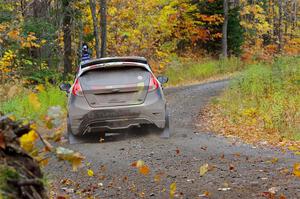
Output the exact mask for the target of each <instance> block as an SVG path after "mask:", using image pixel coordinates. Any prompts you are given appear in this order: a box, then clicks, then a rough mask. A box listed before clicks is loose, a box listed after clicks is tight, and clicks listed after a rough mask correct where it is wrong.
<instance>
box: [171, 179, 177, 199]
mask: <svg viewBox="0 0 300 199" xmlns="http://www.w3.org/2000/svg"><path fill="white" fill-rule="evenodd" d="M175 192H176V182H173V183H172V184H171V185H170V198H174V195H175Z"/></svg>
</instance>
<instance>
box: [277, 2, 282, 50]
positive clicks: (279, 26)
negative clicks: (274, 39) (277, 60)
mask: <svg viewBox="0 0 300 199" xmlns="http://www.w3.org/2000/svg"><path fill="white" fill-rule="evenodd" d="M278 9H279V13H278V15H279V16H278V52H279V53H281V52H282V13H283V9H282V0H278Z"/></svg>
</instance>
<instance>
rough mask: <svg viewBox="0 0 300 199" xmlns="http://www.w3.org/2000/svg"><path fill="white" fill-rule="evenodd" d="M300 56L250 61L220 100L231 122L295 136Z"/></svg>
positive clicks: (299, 110)
mask: <svg viewBox="0 0 300 199" xmlns="http://www.w3.org/2000/svg"><path fill="white" fill-rule="evenodd" d="M299 65H300V58H299V57H298V58H297V57H296V58H279V59H278V60H276V61H275V62H274V63H273V64H272V65H266V64H257V65H252V66H251V67H250V68H249V69H247V70H246V71H245V72H243V73H242V74H241V75H240V76H239V77H237V78H236V79H234V80H233V81H232V82H231V85H230V88H229V89H228V90H227V91H226V92H225V94H224V96H223V97H222V98H221V100H220V105H221V107H222V110H223V114H225V115H227V116H229V118H230V119H231V122H232V123H233V124H238V125H243V124H248V125H252V126H254V127H258V128H260V127H262V128H263V129H265V130H266V132H278V133H280V135H281V136H284V137H289V138H296V137H299V132H300V126H299V124H300V67H299Z"/></svg>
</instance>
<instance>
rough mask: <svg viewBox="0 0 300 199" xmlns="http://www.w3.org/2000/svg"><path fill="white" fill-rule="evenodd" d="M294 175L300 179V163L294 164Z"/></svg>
mask: <svg viewBox="0 0 300 199" xmlns="http://www.w3.org/2000/svg"><path fill="white" fill-rule="evenodd" d="M293 173H294V175H295V176H297V177H300V163H295V164H294V170H293Z"/></svg>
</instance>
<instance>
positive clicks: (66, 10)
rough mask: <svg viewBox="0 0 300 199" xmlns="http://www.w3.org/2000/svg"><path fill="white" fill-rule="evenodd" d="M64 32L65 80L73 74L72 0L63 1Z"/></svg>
mask: <svg viewBox="0 0 300 199" xmlns="http://www.w3.org/2000/svg"><path fill="white" fill-rule="evenodd" d="M62 2H63V15H64V17H63V32H64V74H63V77H64V79H65V78H66V76H67V74H69V73H71V72H72V59H71V58H72V37H71V25H72V24H71V23H72V19H71V10H70V9H71V8H70V2H71V0H63V1H62Z"/></svg>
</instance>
